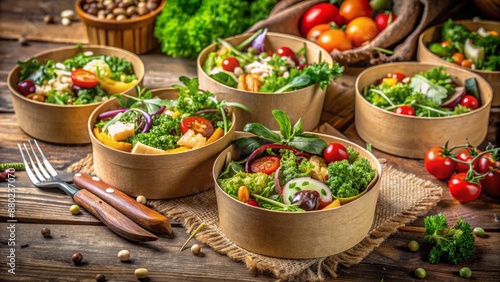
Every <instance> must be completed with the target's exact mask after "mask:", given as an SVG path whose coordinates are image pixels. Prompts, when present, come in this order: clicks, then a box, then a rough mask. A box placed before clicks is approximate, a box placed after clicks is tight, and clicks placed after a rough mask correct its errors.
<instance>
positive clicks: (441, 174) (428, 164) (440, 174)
mask: <svg viewBox="0 0 500 282" xmlns="http://www.w3.org/2000/svg"><path fill="white" fill-rule="evenodd" d="M424 167H425V170H427V172H428V173H430V174H431V175H433V176H434V177H436V178H437V179H448V178H449V177H450V176H451V175H452V174H453V173H455V169H456V167H457V162H455V161H454V160H452V159H451V158H450V155H449V152H447V150H445V149H444V148H443V147H441V146H434V147H432V148H430V149H429V150H427V152H426V153H425V157H424Z"/></svg>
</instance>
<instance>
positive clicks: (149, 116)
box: [133, 108, 153, 133]
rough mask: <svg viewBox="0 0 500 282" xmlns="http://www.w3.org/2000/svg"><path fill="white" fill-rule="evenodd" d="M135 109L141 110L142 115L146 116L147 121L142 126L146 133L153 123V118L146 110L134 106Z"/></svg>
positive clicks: (143, 131)
mask: <svg viewBox="0 0 500 282" xmlns="http://www.w3.org/2000/svg"><path fill="white" fill-rule="evenodd" d="M133 110H134V111H139V112H140V113H141V114H142V116H143V117H144V120H145V121H146V123H145V124H144V127H143V128H142V131H141V132H142V133H146V132H148V131H149V129H150V128H151V125H153V118H152V117H151V115H150V114H148V113H147V112H146V111H145V110H142V109H138V108H134V109H133Z"/></svg>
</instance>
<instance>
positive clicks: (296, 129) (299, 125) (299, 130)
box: [292, 118, 304, 136]
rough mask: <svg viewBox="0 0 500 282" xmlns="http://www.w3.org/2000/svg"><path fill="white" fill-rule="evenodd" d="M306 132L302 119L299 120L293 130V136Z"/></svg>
mask: <svg viewBox="0 0 500 282" xmlns="http://www.w3.org/2000/svg"><path fill="white" fill-rule="evenodd" d="M303 132H304V130H303V129H302V119H301V118H299V120H298V121H297V122H296V123H295V125H294V126H293V129H292V136H298V135H300V134H302V133H303Z"/></svg>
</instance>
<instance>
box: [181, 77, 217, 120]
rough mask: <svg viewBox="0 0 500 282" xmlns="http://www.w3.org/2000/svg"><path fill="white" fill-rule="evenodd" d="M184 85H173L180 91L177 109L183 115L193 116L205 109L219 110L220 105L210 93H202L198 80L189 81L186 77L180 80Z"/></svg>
mask: <svg viewBox="0 0 500 282" xmlns="http://www.w3.org/2000/svg"><path fill="white" fill-rule="evenodd" d="M179 80H180V81H181V82H183V83H184V85H172V87H174V88H177V89H179V96H178V98H177V105H176V109H177V110H178V111H179V112H180V113H182V114H187V115H191V114H194V113H196V112H198V111H200V110H203V109H217V108H218V103H217V100H216V99H215V97H214V96H213V94H212V93H210V92H209V91H200V89H199V82H198V78H197V77H195V78H193V79H189V78H187V77H185V76H181V77H180V78H179Z"/></svg>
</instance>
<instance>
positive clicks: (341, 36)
mask: <svg viewBox="0 0 500 282" xmlns="http://www.w3.org/2000/svg"><path fill="white" fill-rule="evenodd" d="M316 44H318V45H319V46H320V47H321V48H323V49H325V50H326V51H327V52H328V53H330V52H331V51H333V50H339V51H345V50H350V49H352V44H351V40H349V38H347V35H346V34H345V32H344V31H342V30H340V29H332V30H327V31H325V32H323V33H322V34H321V35H320V36H319V37H318V40H317V41H316Z"/></svg>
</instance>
